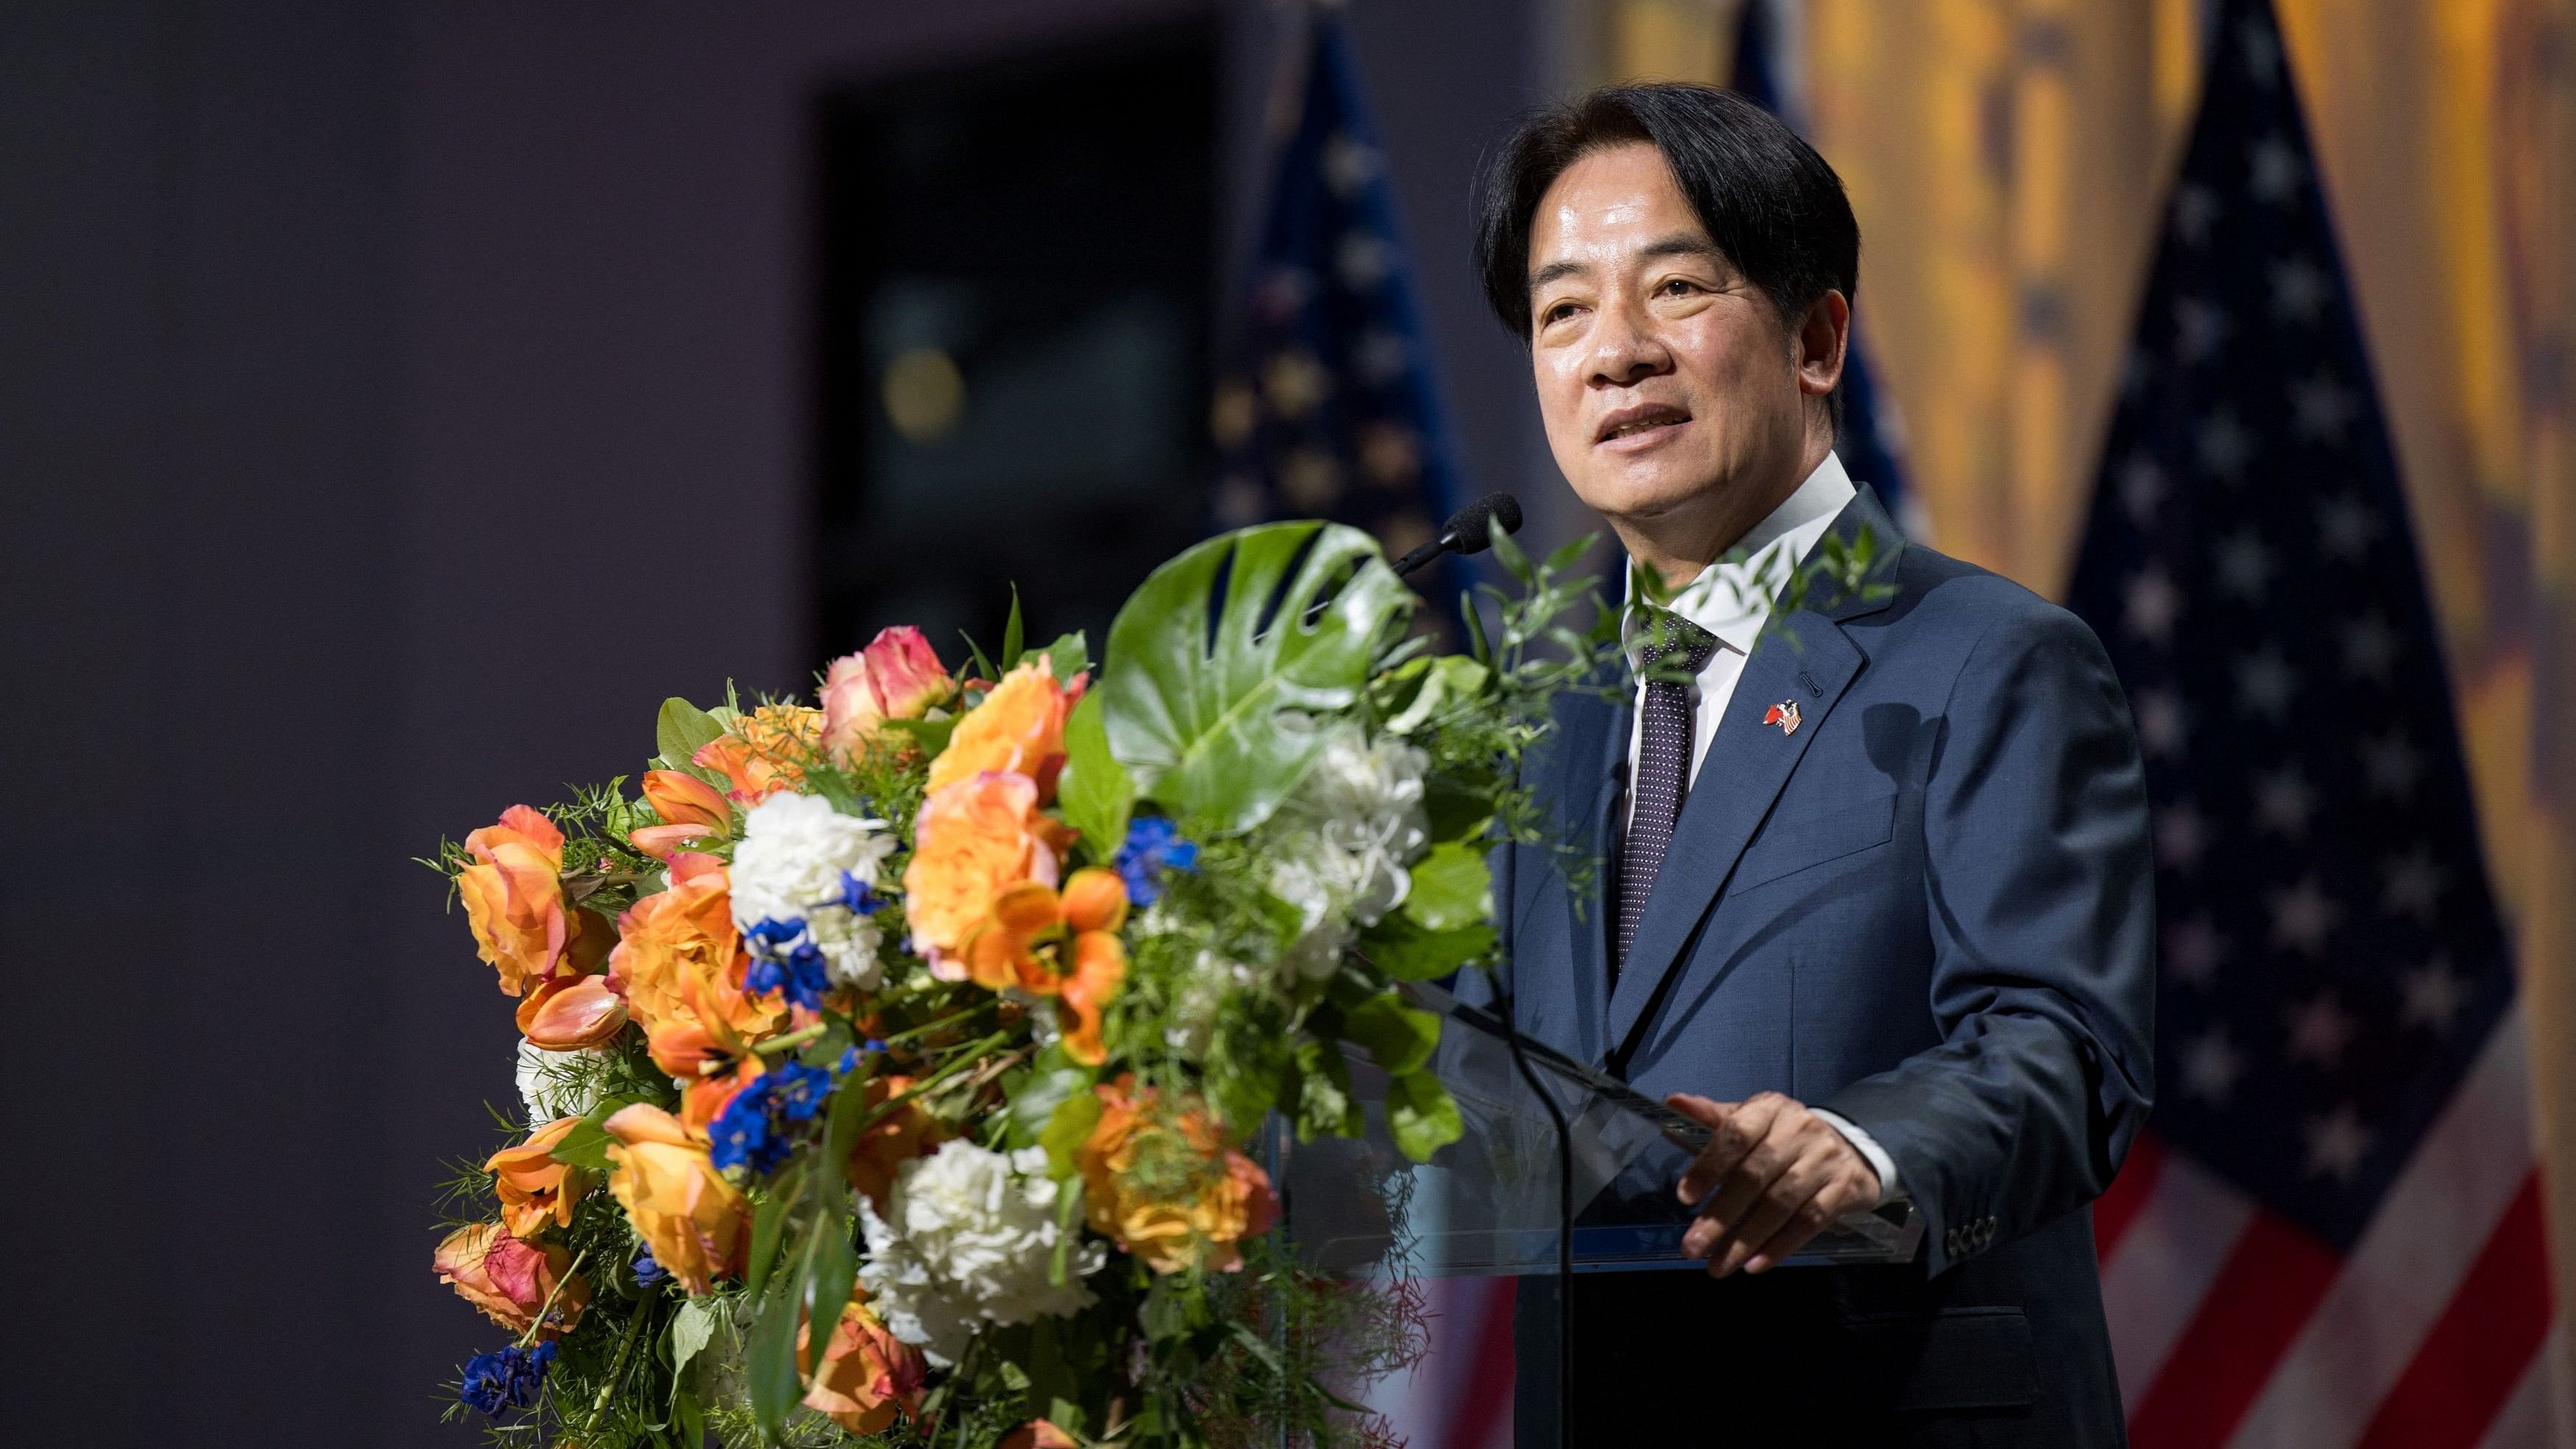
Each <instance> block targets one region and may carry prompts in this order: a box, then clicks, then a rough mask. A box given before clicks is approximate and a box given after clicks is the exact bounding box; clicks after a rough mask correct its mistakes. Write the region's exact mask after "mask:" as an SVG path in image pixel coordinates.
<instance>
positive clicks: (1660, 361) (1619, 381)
mask: <svg viewBox="0 0 2576 1449" xmlns="http://www.w3.org/2000/svg"><path fill="white" fill-rule="evenodd" d="M1600 316H1601V320H1600V323H1599V325H1598V326H1597V327H1596V328H1595V330H1594V332H1593V334H1592V336H1593V350H1592V380H1593V381H1594V382H1596V383H1600V384H1603V385H1606V386H1610V387H1626V386H1629V385H1630V384H1632V383H1635V382H1637V381H1639V380H1640V379H1643V378H1648V377H1652V376H1654V375H1655V374H1656V373H1659V372H1665V371H1669V370H1670V369H1671V367H1672V353H1671V351H1670V350H1669V349H1667V348H1666V347H1665V346H1664V344H1663V341H1662V339H1661V338H1659V337H1657V336H1656V335H1655V327H1654V318H1653V317H1652V316H1650V315H1649V314H1648V313H1647V312H1646V310H1645V309H1644V308H1642V307H1639V306H1637V305H1636V304H1634V303H1633V302H1632V303H1628V304H1626V305H1623V306H1614V307H1604V308H1602V309H1601V314H1600Z"/></svg>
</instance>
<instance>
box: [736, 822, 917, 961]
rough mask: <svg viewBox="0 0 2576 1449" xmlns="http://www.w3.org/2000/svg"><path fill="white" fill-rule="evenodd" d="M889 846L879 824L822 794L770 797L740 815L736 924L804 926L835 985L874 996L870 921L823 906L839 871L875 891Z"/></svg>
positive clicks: (836, 886)
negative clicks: (850, 812) (846, 811)
mask: <svg viewBox="0 0 2576 1449" xmlns="http://www.w3.org/2000/svg"><path fill="white" fill-rule="evenodd" d="M894 846H895V842H894V837H893V836H891V835H889V834H887V833H886V823H885V822H884V821H882V820H862V819H860V818H859V817H857V816H855V815H844V814H842V813H841V812H840V811H838V810H835V809H833V808H832V802H831V801H829V800H826V799H824V798H823V797H822V796H820V795H794V794H787V793H780V794H776V795H772V796H770V797H769V798H768V799H766V800H763V801H761V802H760V803H759V804H757V805H754V806H752V807H751V808H750V809H749V810H747V811H745V812H743V822H742V843H741V844H739V845H737V846H735V847H734V852H733V870H732V872H731V874H730V877H729V879H730V882H731V888H732V893H733V920H734V924H735V925H736V926H738V927H740V928H741V929H743V930H744V931H746V932H747V931H749V930H750V929H751V928H752V927H754V926H756V925H758V924H760V923H761V922H762V921H764V920H768V921H778V922H781V923H785V922H791V921H802V922H803V923H804V926H805V936H806V939H808V940H810V941H812V942H813V943H814V945H815V947H816V948H817V949H819V950H820V951H821V952H822V953H823V960H824V962H825V963H826V964H827V965H828V966H829V967H830V968H831V972H832V980H833V981H834V982H836V983H838V984H839V985H842V986H853V987H856V988H858V989H859V990H861V991H874V990H876V989H877V987H878V986H879V985H880V984H881V982H882V980H883V977H884V968H883V967H882V965H881V964H880V963H879V962H878V960H877V944H878V934H877V928H876V924H875V922H873V921H871V920H870V919H869V918H868V917H866V916H864V915H861V914H859V913H858V912H856V911H852V910H850V909H848V908H847V907H845V906H840V905H831V904H825V902H829V901H833V900H835V899H837V898H838V897H839V896H840V895H841V876H842V873H843V872H847V873H848V874H850V875H851V876H854V877H856V878H857V879H858V880H859V881H860V882H862V883H863V884H866V885H868V886H871V887H873V886H875V885H876V884H877V872H878V868H879V867H880V866H882V865H883V864H884V863H885V858H886V857H887V856H888V855H889V854H891V853H893V851H894Z"/></svg>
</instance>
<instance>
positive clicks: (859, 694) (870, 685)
mask: <svg viewBox="0 0 2576 1449" xmlns="http://www.w3.org/2000/svg"><path fill="white" fill-rule="evenodd" d="M955 690H956V685H955V684H954V683H952V682H951V681H950V680H949V678H948V671H947V670H946V669H945V668H943V667H942V666H941V665H940V663H939V655H938V654H937V653H936V652H934V651H933V650H932V649H931V647H930V641H929V640H927V639H924V638H922V637H921V631H920V630H918V629H914V628H910V627H897V628H893V629H886V630H883V631H880V632H879V633H878V635H877V637H876V638H874V639H872V640H870V641H869V642H868V647H867V648H865V649H862V650H860V651H859V652H858V653H856V654H852V655H849V656H847V657H845V658H841V659H835V660H833V661H832V667H831V669H830V671H829V672H827V673H826V674H825V675H824V676H823V744H824V745H825V747H827V748H828V749H830V750H831V751H832V752H833V753H834V754H836V755H839V756H841V757H843V758H845V759H846V758H848V757H849V756H850V755H852V754H854V753H856V752H857V751H858V750H860V749H862V748H864V747H865V746H866V744H867V742H868V741H869V740H871V739H873V738H875V737H876V733H877V726H878V724H880V723H881V722H883V721H885V720H890V719H919V718H921V717H922V716H923V715H925V714H928V713H929V712H930V707H931V706H932V705H934V704H938V703H939V702H941V701H942V700H945V699H946V698H948V696H949V695H950V694H951V693H953V692H955Z"/></svg>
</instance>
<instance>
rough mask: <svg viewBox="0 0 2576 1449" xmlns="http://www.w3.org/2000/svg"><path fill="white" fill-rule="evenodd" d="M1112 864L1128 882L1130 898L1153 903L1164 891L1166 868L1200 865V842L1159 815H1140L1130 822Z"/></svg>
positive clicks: (1137, 901) (1186, 867)
mask: <svg viewBox="0 0 2576 1449" xmlns="http://www.w3.org/2000/svg"><path fill="white" fill-rule="evenodd" d="M1111 864H1112V865H1114V866H1115V867H1116V868H1117V871H1118V878H1119V879H1121V880H1123V881H1125V882H1127V898H1128V899H1129V900H1131V901H1134V902H1135V903H1136V904H1137V905H1139V906H1150V905H1152V904H1153V903H1154V901H1155V900H1156V898H1157V897H1159V896H1161V895H1162V893H1163V888H1162V885H1161V883H1160V882H1161V877H1162V874H1163V872H1164V871H1167V870H1196V869H1198V865H1199V847H1198V842H1197V841H1194V840H1184V839H1182V838H1181V833H1180V830H1179V828H1178V827H1176V826H1174V825H1173V824H1172V822H1171V821H1169V820H1166V819H1164V818H1163V817H1162V816H1160V815H1140V816H1138V817H1136V819H1135V820H1133V821H1131V822H1129V823H1128V826H1127V840H1126V843H1125V844H1123V845H1121V846H1119V847H1118V854H1117V857H1116V858H1115V859H1114V860H1112V861H1111Z"/></svg>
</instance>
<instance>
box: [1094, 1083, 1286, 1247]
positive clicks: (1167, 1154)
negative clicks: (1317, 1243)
mask: <svg viewBox="0 0 2576 1449" xmlns="http://www.w3.org/2000/svg"><path fill="white" fill-rule="evenodd" d="M1133 1081H1134V1079H1133V1078H1132V1077H1122V1078H1120V1079H1119V1081H1118V1082H1117V1083H1116V1084H1115V1085H1112V1086H1104V1087H1099V1088H1096V1089H1094V1090H1096V1091H1097V1092H1098V1093H1099V1096H1100V1102H1101V1107H1102V1111H1101V1114H1100V1121H1099V1123H1098V1125H1096V1126H1094V1127H1093V1128H1092V1129H1091V1136H1090V1137H1089V1139H1087V1140H1086V1141H1085V1142H1084V1143H1083V1144H1082V1149H1081V1151H1080V1152H1079V1153H1078V1154H1077V1156H1078V1159H1079V1162H1080V1165H1081V1169H1082V1182H1083V1209H1084V1212H1085V1214H1086V1216H1087V1217H1088V1218H1089V1220H1090V1222H1091V1226H1092V1229H1093V1231H1095V1232H1097V1233H1099V1234H1100V1235H1101V1236H1103V1237H1107V1238H1113V1239H1115V1240H1117V1243H1118V1245H1119V1246H1120V1247H1122V1248H1124V1249H1126V1250H1127V1251H1128V1252H1130V1253H1133V1254H1135V1255H1136V1256H1137V1258H1139V1259H1140V1260H1142V1261H1143V1262H1144V1264H1145V1265H1146V1266H1147V1267H1149V1268H1152V1269H1153V1270H1154V1271H1155V1272H1157V1273H1177V1272H1180V1271H1181V1270H1182V1269H1185V1268H1193V1267H1195V1268H1206V1269H1212V1270H1219V1271H1228V1272H1230V1271H1232V1270H1234V1269H1236V1268H1240V1267H1242V1266H1243V1254H1242V1251H1241V1249H1240V1247H1239V1246H1238V1244H1240V1243H1241V1241H1242V1240H1243V1239H1244V1238H1245V1237H1247V1236H1258V1235H1260V1234H1262V1233H1266V1232H1268V1231H1270V1223H1271V1219H1272V1217H1273V1216H1274V1213H1275V1210H1276V1207H1277V1203H1276V1200H1275V1199H1274V1198H1273V1197H1272V1195H1271V1191H1270V1178H1269V1175H1268V1174H1266V1173H1264V1172H1263V1171H1262V1170H1261V1168H1260V1166H1259V1164H1257V1163H1255V1162H1254V1161H1253V1160H1252V1159H1251V1158H1249V1157H1246V1156H1244V1155H1243V1154H1242V1153H1240V1152H1237V1151H1235V1150H1234V1149H1232V1148H1231V1147H1228V1146H1227V1145H1226V1143H1225V1137H1224V1134H1223V1133H1222V1132H1220V1131H1219V1130H1218V1128H1217V1126H1216V1124H1215V1123H1214V1122H1213V1121H1211V1120H1209V1118H1208V1116H1207V1114H1206V1113H1205V1112H1203V1111H1179V1112H1175V1111H1173V1110H1171V1108H1170V1107H1168V1106H1167V1105H1166V1104H1165V1103H1164V1102H1163V1101H1162V1100H1161V1098H1160V1094H1159V1093H1157V1092H1155V1091H1153V1090H1150V1089H1149V1090H1147V1091H1144V1092H1140V1093H1133V1094H1132V1095H1131V1092H1132V1088H1133Z"/></svg>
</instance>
